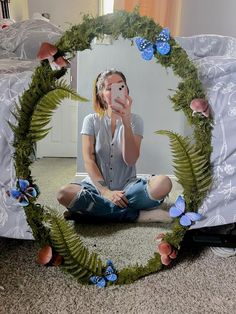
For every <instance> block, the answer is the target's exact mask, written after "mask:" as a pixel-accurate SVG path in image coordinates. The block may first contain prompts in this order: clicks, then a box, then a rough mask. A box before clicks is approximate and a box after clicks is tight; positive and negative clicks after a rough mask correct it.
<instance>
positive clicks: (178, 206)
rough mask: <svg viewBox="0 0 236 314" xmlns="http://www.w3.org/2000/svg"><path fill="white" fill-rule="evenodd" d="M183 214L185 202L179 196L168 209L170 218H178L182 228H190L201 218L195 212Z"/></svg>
mask: <svg viewBox="0 0 236 314" xmlns="http://www.w3.org/2000/svg"><path fill="white" fill-rule="evenodd" d="M184 212H185V200H184V198H183V197H182V196H181V195H179V196H178V198H177V200H176V202H175V205H174V206H171V208H170V209H169V214H170V217H172V218H176V217H180V224H181V225H182V226H184V227H188V226H191V224H192V222H195V221H198V220H200V219H201V218H202V215H201V214H199V213H195V212H188V213H184Z"/></svg>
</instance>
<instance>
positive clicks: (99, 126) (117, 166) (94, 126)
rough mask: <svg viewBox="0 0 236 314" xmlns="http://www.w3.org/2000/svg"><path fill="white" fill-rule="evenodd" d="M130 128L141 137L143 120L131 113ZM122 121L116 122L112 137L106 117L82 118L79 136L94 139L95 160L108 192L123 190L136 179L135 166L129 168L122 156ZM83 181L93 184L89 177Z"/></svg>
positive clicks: (94, 115) (95, 114) (95, 115)
mask: <svg viewBox="0 0 236 314" xmlns="http://www.w3.org/2000/svg"><path fill="white" fill-rule="evenodd" d="M131 127H132V130H133V133H134V134H135V135H140V136H141V137H143V120H142V118H141V117H140V116H139V115H137V114H134V113H132V114H131ZM123 128H124V127H123V124H122V120H121V119H118V120H116V128H115V132H114V135H113V137H112V132H111V119H110V117H109V116H108V115H104V116H103V117H100V116H99V115H98V114H97V113H93V114H89V115H87V116H86V117H85V118H84V121H83V126H82V130H81V134H85V135H92V136H94V137H95V158H96V163H97V166H98V168H99V170H100V171H101V174H102V176H103V178H104V180H105V183H106V185H107V186H108V188H109V189H110V190H123V188H124V187H125V185H126V184H127V183H129V182H131V181H132V180H134V179H136V167H135V165H132V166H129V165H127V164H126V163H125V162H124V159H123V155H122V139H123ZM83 181H85V182H88V183H90V184H93V182H92V180H91V179H90V177H86V178H85V179H84V180H83Z"/></svg>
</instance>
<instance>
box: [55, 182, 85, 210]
mask: <svg viewBox="0 0 236 314" xmlns="http://www.w3.org/2000/svg"><path fill="white" fill-rule="evenodd" d="M80 190H81V186H80V185H77V184H67V185H65V186H62V187H61V188H60V190H59V191H58V192H57V200H58V202H59V203H60V204H61V205H63V206H65V207H68V206H69V204H70V203H71V201H72V200H73V198H74V197H75V196H76V195H77V194H78V192H79V191H80Z"/></svg>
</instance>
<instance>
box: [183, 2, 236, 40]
mask: <svg viewBox="0 0 236 314" xmlns="http://www.w3.org/2000/svg"><path fill="white" fill-rule="evenodd" d="M235 12H236V1H235V0H225V1H222V0H197V1H196V0H182V17H181V25H180V36H192V35H197V34H219V35H226V36H232V37H236V19H235Z"/></svg>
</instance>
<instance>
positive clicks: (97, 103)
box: [93, 69, 129, 116]
mask: <svg viewBox="0 0 236 314" xmlns="http://www.w3.org/2000/svg"><path fill="white" fill-rule="evenodd" d="M112 74H117V75H119V76H120V77H121V78H122V79H123V81H124V83H125V85H126V86H127V83H126V77H125V75H124V74H123V73H122V72H120V71H117V70H115V69H110V70H106V71H104V72H101V73H100V74H99V75H98V76H97V78H96V80H95V82H94V89H93V108H94V110H95V112H96V113H98V114H99V115H100V116H103V115H104V114H105V111H106V109H107V103H106V102H105V101H104V100H103V99H102V97H101V93H102V91H103V89H104V87H105V80H106V78H107V77H108V76H110V75H112ZM127 89H128V86H127ZM128 91H129V89H128Z"/></svg>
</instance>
